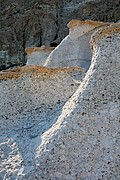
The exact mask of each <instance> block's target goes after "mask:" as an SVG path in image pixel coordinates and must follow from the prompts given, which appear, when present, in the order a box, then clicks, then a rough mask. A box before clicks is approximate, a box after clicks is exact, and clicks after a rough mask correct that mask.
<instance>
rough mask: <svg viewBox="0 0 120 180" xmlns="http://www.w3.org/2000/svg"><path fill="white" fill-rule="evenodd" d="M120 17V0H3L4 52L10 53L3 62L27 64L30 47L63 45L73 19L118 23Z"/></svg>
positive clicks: (0, 39)
mask: <svg viewBox="0 0 120 180" xmlns="http://www.w3.org/2000/svg"><path fill="white" fill-rule="evenodd" d="M119 17H120V1H119V0H115V1H113V0H97V1H96V0H30V1H28V0H26V1H25V0H16V1H14V0H5V1H2V0H1V1H0V51H7V52H8V55H7V57H8V59H7V57H6V58H5V60H4V61H6V60H7V62H8V63H6V62H5V63H4V64H3V65H4V66H5V67H7V66H10V64H16V63H18V64H25V62H26V53H25V48H26V47H32V46H35V47H38V46H39V47H40V46H41V45H44V44H45V45H50V44H51V43H53V42H56V43H57V44H59V43H60V41H61V40H62V39H63V38H64V37H65V36H66V35H67V34H68V29H67V28H66V24H67V23H68V22H69V21H70V20H71V19H76V18H77V19H79V20H85V19H91V20H97V21H98V20H99V21H104V22H110V21H113V22H116V21H118V20H119ZM1 67H2V66H1Z"/></svg>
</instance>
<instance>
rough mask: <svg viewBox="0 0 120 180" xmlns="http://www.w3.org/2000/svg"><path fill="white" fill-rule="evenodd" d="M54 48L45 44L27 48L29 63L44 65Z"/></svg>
mask: <svg viewBox="0 0 120 180" xmlns="http://www.w3.org/2000/svg"><path fill="white" fill-rule="evenodd" d="M53 49H54V48H53V47H45V46H41V47H33V48H26V53H27V55H28V58H27V65H37V66H43V65H44V63H45V61H46V59H47V57H48V56H49V54H50V53H51V52H52V51H53Z"/></svg>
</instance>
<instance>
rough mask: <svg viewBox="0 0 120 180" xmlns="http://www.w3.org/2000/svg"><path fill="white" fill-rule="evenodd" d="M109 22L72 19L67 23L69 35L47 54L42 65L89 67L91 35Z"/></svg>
mask: <svg viewBox="0 0 120 180" xmlns="http://www.w3.org/2000/svg"><path fill="white" fill-rule="evenodd" d="M107 25H109V23H103V22H96V21H91V20H86V21H79V20H72V21H70V22H69V24H68V28H69V35H68V36H67V37H66V38H64V39H63V41H62V42H61V43H60V44H59V45H58V46H57V47H56V48H55V50H54V51H52V52H51V53H50V55H49V56H48V58H47V60H46V62H45V64H44V66H46V67H71V66H80V67H83V68H85V69H86V70H87V69H88V68H89V66H90V63H91V59H92V52H91V49H90V44H89V41H90V39H91V35H92V34H93V33H94V31H96V30H97V29H98V28H100V27H102V26H107Z"/></svg>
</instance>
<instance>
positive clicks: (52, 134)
mask: <svg viewBox="0 0 120 180" xmlns="http://www.w3.org/2000/svg"><path fill="white" fill-rule="evenodd" d="M119 44H120V24H114V25H112V26H111V27H105V28H102V29H100V30H98V31H97V32H96V33H95V34H94V35H93V36H92V40H91V47H92V49H93V58H92V64H91V66H90V68H89V70H88V72H87V74H86V76H85V78H84V80H83V82H82V83H81V85H80V87H79V88H78V90H77V91H76V92H75V94H74V95H73V96H72V97H71V98H70V100H69V101H68V102H67V103H66V104H65V106H64V108H63V110H62V113H61V115H60V116H59V118H58V120H57V122H56V123H55V124H54V125H53V126H52V128H51V129H49V130H48V131H47V132H45V133H44V134H43V135H42V136H41V145H40V146H39V148H37V152H36V171H35V172H31V174H30V175H28V176H26V177H27V179H30V178H31V177H34V175H35V176H36V179H42V178H43V179H64V180H67V179H71V180H72V179H73V180H75V179H86V180H88V179H95V180H97V179H119V175H120V174H119V153H120V151H119V128H118V126H119V123H120V80H119V77H120V46H119Z"/></svg>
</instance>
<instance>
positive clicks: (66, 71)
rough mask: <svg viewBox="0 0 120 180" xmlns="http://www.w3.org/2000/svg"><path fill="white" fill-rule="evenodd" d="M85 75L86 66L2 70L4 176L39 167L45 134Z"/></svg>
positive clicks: (0, 171) (0, 175) (0, 167)
mask: <svg viewBox="0 0 120 180" xmlns="http://www.w3.org/2000/svg"><path fill="white" fill-rule="evenodd" d="M83 75H84V70H83V69H82V68H55V69H51V68H46V67H36V66H25V67H22V68H17V69H14V70H8V71H4V72H1V73H0V162H1V163H0V179H7V178H10V179H17V178H18V176H19V174H22V172H23V171H24V173H25V174H28V173H30V172H31V170H34V169H35V151H36V148H37V147H38V146H39V145H40V143H41V138H40V136H41V134H42V133H43V132H45V131H46V130H47V129H49V128H50V127H51V126H52V125H53V124H54V122H55V121H56V119H57V117H58V116H59V115H60V114H61V111H62V107H63V105H64V104H65V102H66V101H67V100H68V99H69V98H70V97H71V95H72V94H73V93H74V92H75V91H76V89H77V88H78V86H79V84H80V81H81V79H82V77H83ZM77 78H79V81H78V80H77ZM33 179H34V178H33Z"/></svg>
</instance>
